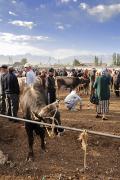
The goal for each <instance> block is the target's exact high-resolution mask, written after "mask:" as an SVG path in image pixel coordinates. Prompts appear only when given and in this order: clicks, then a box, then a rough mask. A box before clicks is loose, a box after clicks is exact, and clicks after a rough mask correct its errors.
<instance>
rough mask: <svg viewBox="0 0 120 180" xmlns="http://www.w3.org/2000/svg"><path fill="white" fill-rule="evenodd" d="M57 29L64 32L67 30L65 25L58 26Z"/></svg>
mask: <svg viewBox="0 0 120 180" xmlns="http://www.w3.org/2000/svg"><path fill="white" fill-rule="evenodd" d="M57 29H59V30H64V29H65V28H64V26H63V25H58V26H57Z"/></svg>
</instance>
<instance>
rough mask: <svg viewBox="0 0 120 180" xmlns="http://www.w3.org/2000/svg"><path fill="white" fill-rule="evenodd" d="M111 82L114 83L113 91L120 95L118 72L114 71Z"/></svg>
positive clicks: (119, 74) (119, 76) (119, 75)
mask: <svg viewBox="0 0 120 180" xmlns="http://www.w3.org/2000/svg"><path fill="white" fill-rule="evenodd" d="M113 84H114V92H115V94H116V96H117V97H119V96H120V92H119V88H120V72H119V71H118V72H115V74H114V76H113Z"/></svg>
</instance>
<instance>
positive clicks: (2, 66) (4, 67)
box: [0, 64, 8, 69]
mask: <svg viewBox="0 0 120 180" xmlns="http://www.w3.org/2000/svg"><path fill="white" fill-rule="evenodd" d="M0 67H1V68H3V69H7V68H8V66H7V65H6V64H2V65H1V66H0Z"/></svg>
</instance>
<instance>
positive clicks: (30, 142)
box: [25, 123, 34, 160]
mask: <svg viewBox="0 0 120 180" xmlns="http://www.w3.org/2000/svg"><path fill="white" fill-rule="evenodd" d="M25 129H26V133H27V136H28V145H29V152H28V156H27V160H33V158H34V153H33V142H34V137H33V128H32V124H31V123H25Z"/></svg>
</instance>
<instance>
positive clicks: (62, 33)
mask: <svg viewBox="0 0 120 180" xmlns="http://www.w3.org/2000/svg"><path fill="white" fill-rule="evenodd" d="M119 47H120V0H84V1H82V0H0V54H4V55H16V54H25V53H31V54H34V55H47V56H54V57H56V58H63V57H67V56H72V55H83V54H112V53H113V52H119Z"/></svg>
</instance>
